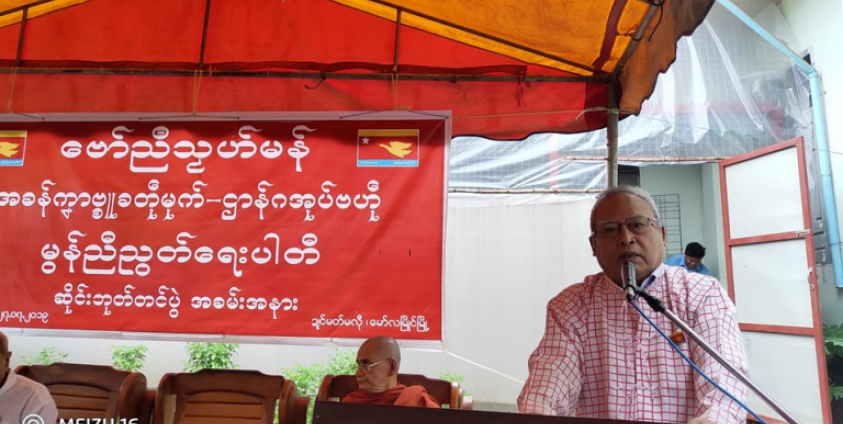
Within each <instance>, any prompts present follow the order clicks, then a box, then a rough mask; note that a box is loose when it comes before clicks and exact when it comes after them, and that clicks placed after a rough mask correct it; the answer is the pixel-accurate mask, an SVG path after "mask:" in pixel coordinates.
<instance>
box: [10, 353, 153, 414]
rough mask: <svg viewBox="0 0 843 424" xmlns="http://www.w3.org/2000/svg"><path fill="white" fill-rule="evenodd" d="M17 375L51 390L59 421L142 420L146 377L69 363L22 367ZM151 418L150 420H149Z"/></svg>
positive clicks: (110, 368) (17, 369)
mask: <svg viewBox="0 0 843 424" xmlns="http://www.w3.org/2000/svg"><path fill="white" fill-rule="evenodd" d="M15 373H16V374H18V375H22V376H24V377H27V378H30V379H32V380H35V381H37V382H39V383H41V384H43V385H45V386H47V389H48V390H49V391H50V394H51V395H52V396H53V399H54V400H55V401H56V407H58V411H59V418H61V419H71V418H74V419H78V418H105V419H114V420H115V422H116V420H117V419H118V418H121V419H122V418H125V419H127V420H129V419H131V418H138V420H139V422H141V423H143V422H147V421H146V420H145V419H144V417H142V415H143V413H142V412H141V408H142V401H143V396H144V393H145V392H146V377H144V375H143V374H140V373H136V372H128V371H121V370H118V369H115V368H113V367H109V366H104V365H88V364H66V363H56V364H52V365H21V366H18V367H17V368H15ZM146 418H148V417H146Z"/></svg>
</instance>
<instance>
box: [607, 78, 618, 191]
mask: <svg viewBox="0 0 843 424" xmlns="http://www.w3.org/2000/svg"><path fill="white" fill-rule="evenodd" d="M607 86H608V90H607V91H608V94H609V99H608V102H607V104H608V110H607V111H606V120H607V122H606V150H607V151H608V157H607V161H608V163H607V164H606V166H607V167H608V172H607V174H606V175H607V179H608V181H606V185H608V186H609V187H610V188H611V187H617V186H618V90H617V83H616V82H614V81H610V82H608V83H607Z"/></svg>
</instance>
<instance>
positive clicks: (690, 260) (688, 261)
mask: <svg viewBox="0 0 843 424" xmlns="http://www.w3.org/2000/svg"><path fill="white" fill-rule="evenodd" d="M700 263H702V258H695V257H693V256H691V255H689V254H687V253H686V254H685V266H687V267H688V269H697V268H699V267H700Z"/></svg>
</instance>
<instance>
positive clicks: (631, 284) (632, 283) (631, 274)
mask: <svg viewBox="0 0 843 424" xmlns="http://www.w3.org/2000/svg"><path fill="white" fill-rule="evenodd" d="M621 282H622V283H623V293H624V295H625V296H626V298H627V299H629V300H632V299H634V298H635V295H636V292H637V291H638V281H637V280H636V278H635V264H633V263H632V262H624V264H623V265H622V266H621Z"/></svg>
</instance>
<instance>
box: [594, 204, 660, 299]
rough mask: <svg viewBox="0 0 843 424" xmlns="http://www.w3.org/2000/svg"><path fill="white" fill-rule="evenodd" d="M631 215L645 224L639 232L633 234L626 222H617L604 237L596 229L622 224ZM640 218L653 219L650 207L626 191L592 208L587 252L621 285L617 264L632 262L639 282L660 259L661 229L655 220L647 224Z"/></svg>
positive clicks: (619, 270)
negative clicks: (611, 230) (591, 222)
mask: <svg viewBox="0 0 843 424" xmlns="http://www.w3.org/2000/svg"><path fill="white" fill-rule="evenodd" d="M633 218H635V219H638V220H640V221H643V222H645V223H648V225H646V228H643V231H642V232H641V234H635V233H633V232H632V231H630V230H629V228H627V227H626V225H620V228H619V230H618V231H617V232H616V234H610V235H608V236H606V235H604V234H601V233H600V231H599V229H600V228H601V226H603V225H606V224H608V225H612V224H613V223H614V224H616V223H622V224H623V223H626V222H628V221H629V220H630V219H633ZM641 218H651V219H653V220H655V214H654V213H653V209H652V208H651V207H650V205H648V204H647V202H646V201H645V200H644V199H641V198H640V197H638V196H633V195H630V194H626V193H619V194H615V195H612V196H610V197H609V198H607V199H605V200H604V201H603V203H601V204H600V206H599V207H598V208H597V210H595V211H594V225H595V228H596V229H598V232H597V234H594V235H592V236H591V237H589V241H590V242H591V251H592V253H593V254H594V256H595V257H596V258H597V263H598V264H600V268H602V269H603V272H605V273H606V276H607V277H609V279H610V280H612V281H614V282H615V284H618V285H621V266H622V265H623V264H624V263H625V262H632V263H633V264H634V265H635V275H636V277H637V280H638V282H639V283H640V282H641V281H642V280H643V279H644V278H645V277H647V276H648V275H650V274H651V273H652V272H653V271H655V269H656V268H658V267H659V265H660V264H661V263H662V262H663V261H664V248H665V244H664V229H663V228H661V226H660V224H658V223H655V226H653V225H649V222H650V221H647V220H646V219H641Z"/></svg>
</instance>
